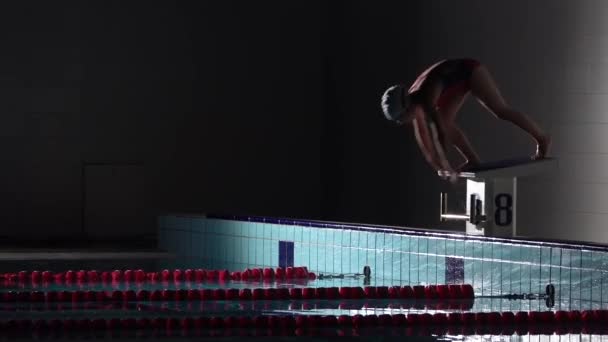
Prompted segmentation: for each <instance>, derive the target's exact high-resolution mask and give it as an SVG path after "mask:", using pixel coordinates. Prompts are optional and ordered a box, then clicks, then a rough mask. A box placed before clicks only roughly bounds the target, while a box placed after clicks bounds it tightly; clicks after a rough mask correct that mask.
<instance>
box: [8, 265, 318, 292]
mask: <svg viewBox="0 0 608 342" xmlns="http://www.w3.org/2000/svg"><path fill="white" fill-rule="evenodd" d="M295 279H302V280H314V279H316V275H315V274H314V273H312V272H309V271H308V269H307V268H306V267H288V268H287V269H283V268H281V267H277V268H276V269H273V268H264V269H262V268H254V269H251V270H250V269H247V270H245V271H243V272H228V271H227V270H203V269H196V270H192V269H186V270H181V269H174V270H168V269H165V270H161V271H160V272H145V271H144V270H141V269H138V270H130V269H127V270H124V271H123V270H114V271H103V272H99V271H97V270H78V271H72V270H68V271H65V272H51V271H48V270H47V271H42V272H41V271H31V272H28V271H20V272H18V273H4V274H0V280H3V281H4V282H3V285H4V286H5V287H10V286H14V284H15V283H17V284H19V285H25V284H31V285H34V286H36V285H43V284H50V283H52V282H54V283H55V284H57V285H62V284H74V283H80V284H83V283H100V282H103V283H110V282H111V283H123V282H126V283H131V282H135V283H143V282H146V281H147V282H159V281H163V282H176V283H180V282H190V283H191V282H195V283H203V282H208V281H220V282H222V281H241V280H243V281H265V282H269V281H279V282H280V281H284V280H295Z"/></svg>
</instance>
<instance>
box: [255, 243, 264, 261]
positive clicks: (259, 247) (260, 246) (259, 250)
mask: <svg viewBox="0 0 608 342" xmlns="http://www.w3.org/2000/svg"><path fill="white" fill-rule="evenodd" d="M255 265H257V266H262V265H264V240H263V239H255Z"/></svg>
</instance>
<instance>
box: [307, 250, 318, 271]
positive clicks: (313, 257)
mask: <svg viewBox="0 0 608 342" xmlns="http://www.w3.org/2000/svg"><path fill="white" fill-rule="evenodd" d="M318 253H319V248H318V246H317V245H310V247H309V248H308V254H309V265H308V267H309V269H310V270H311V271H319V262H318Z"/></svg>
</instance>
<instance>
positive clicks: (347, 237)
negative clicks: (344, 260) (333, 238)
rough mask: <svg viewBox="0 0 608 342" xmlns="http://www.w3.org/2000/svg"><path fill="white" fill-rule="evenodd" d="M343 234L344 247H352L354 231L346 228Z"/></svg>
mask: <svg viewBox="0 0 608 342" xmlns="http://www.w3.org/2000/svg"><path fill="white" fill-rule="evenodd" d="M341 235H342V246H344V247H352V235H353V231H352V230H348V229H345V230H344V231H343V232H342V234H341Z"/></svg>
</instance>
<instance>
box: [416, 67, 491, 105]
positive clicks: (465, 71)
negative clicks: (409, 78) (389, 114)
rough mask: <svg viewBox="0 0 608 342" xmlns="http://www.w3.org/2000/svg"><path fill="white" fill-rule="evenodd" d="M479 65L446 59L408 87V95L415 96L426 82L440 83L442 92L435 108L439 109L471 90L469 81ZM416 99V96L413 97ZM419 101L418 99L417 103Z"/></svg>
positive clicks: (430, 68)
mask: <svg viewBox="0 0 608 342" xmlns="http://www.w3.org/2000/svg"><path fill="white" fill-rule="evenodd" d="M480 65H481V63H480V62H479V61H476V60H474V59H447V60H444V61H441V62H439V63H436V64H434V65H432V66H431V67H429V68H428V69H427V70H425V71H424V72H423V73H422V74H420V76H418V78H417V79H416V81H414V83H413V84H412V86H411V87H410V90H409V93H410V94H412V95H415V93H417V91H418V90H420V88H422V87H423V86H424V84H425V81H427V80H436V81H439V82H441V84H442V87H443V89H442V91H441V95H440V96H439V99H438V100H437V104H436V106H437V107H439V108H441V107H442V106H444V105H446V104H447V103H448V102H449V101H450V100H451V99H453V98H454V97H460V96H463V95H465V94H466V93H468V92H469V91H470V90H471V87H470V82H469V81H470V79H471V75H472V73H473V70H475V68H477V67H478V66H480ZM414 97H415V98H416V96H414ZM420 100H421V99H418V101H417V102H419V101H420Z"/></svg>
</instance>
